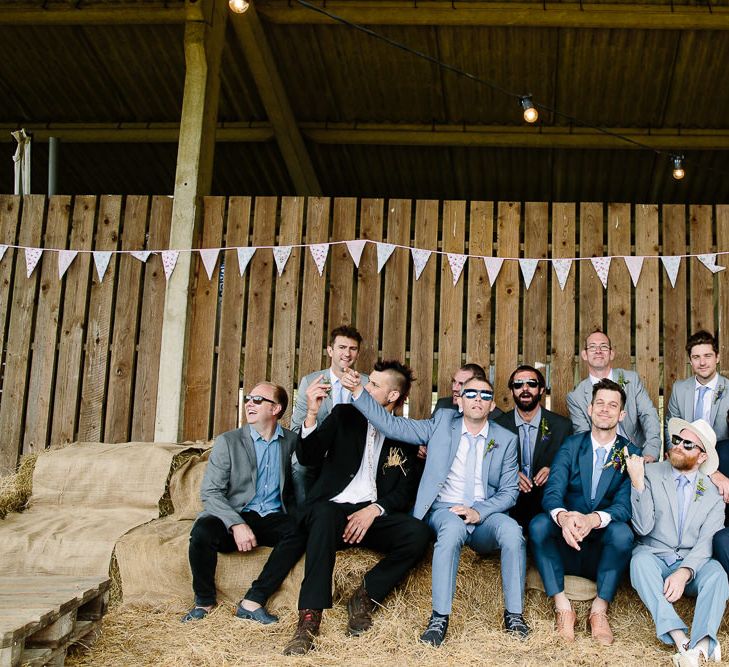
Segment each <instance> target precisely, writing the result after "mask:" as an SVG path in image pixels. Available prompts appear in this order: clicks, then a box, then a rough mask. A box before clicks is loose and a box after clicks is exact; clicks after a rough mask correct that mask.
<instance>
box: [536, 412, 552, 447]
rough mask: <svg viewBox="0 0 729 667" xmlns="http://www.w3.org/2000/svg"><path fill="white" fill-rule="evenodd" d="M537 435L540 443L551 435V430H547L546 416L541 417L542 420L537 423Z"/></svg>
mask: <svg viewBox="0 0 729 667" xmlns="http://www.w3.org/2000/svg"><path fill="white" fill-rule="evenodd" d="M539 437H540V440H541V442H542V444H544V443H545V442H547V441H548V440H549V438H551V437H552V431H550V430H549V423H548V422H547V418H546V417H542V421H541V422H540V423H539Z"/></svg>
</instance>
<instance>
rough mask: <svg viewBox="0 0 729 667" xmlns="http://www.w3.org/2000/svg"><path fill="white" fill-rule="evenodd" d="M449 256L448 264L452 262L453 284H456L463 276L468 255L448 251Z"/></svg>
mask: <svg viewBox="0 0 729 667" xmlns="http://www.w3.org/2000/svg"><path fill="white" fill-rule="evenodd" d="M447 257H448V264H450V267H451V273H452V274H453V285H454V286H455V284H456V283H457V282H458V279H459V278H460V277H461V273H462V272H463V267H464V266H465V265H466V260H467V259H468V255H459V254H457V253H453V252H449V253H447Z"/></svg>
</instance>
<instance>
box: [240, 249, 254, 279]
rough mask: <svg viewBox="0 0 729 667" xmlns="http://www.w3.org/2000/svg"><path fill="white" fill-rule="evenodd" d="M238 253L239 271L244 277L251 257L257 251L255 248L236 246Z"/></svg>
mask: <svg viewBox="0 0 729 667" xmlns="http://www.w3.org/2000/svg"><path fill="white" fill-rule="evenodd" d="M236 251H237V254H238V272H239V273H240V275H241V277H243V274H244V273H245V272H246V268H247V267H248V263H249V262H250V261H251V257H253V255H254V254H255V252H256V249H255V248H236Z"/></svg>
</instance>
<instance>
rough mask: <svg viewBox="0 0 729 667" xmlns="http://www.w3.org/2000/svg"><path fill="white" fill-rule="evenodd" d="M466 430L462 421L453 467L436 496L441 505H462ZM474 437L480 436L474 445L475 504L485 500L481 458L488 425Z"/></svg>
mask: <svg viewBox="0 0 729 667" xmlns="http://www.w3.org/2000/svg"><path fill="white" fill-rule="evenodd" d="M466 433H468V429H467V428H466V422H465V420H464V422H463V427H462V428H461V441H460V442H459V443H458V450H457V451H456V457H455V458H454V459H453V465H452V466H451V469H450V472H449V473H448V476H447V477H446V480H445V482H444V483H443V488H442V489H441V492H440V494H439V496H438V498H437V499H438V500H440V501H441V502H443V503H456V504H457V505H462V504H463V501H464V498H465V497H466V494H465V488H464V485H465V482H466V458H467V457H468V448H469V447H470V443H469V442H468V438H467V437H466ZM476 435H480V436H482V437H481V438H479V440H478V442H477V443H476V473H475V490H474V493H473V501H474V502H475V503H477V502H480V501H482V500H483V499H484V498H485V494H484V490H483V479H482V473H483V458H484V456H485V453H484V452H485V448H486V443H487V442H488V435H489V423H488V421H487V422H486V425H485V426H484V427H483V428H482V429H481V431H480V432H479V433H477V434H476Z"/></svg>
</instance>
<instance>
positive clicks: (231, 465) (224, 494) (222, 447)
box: [198, 425, 297, 530]
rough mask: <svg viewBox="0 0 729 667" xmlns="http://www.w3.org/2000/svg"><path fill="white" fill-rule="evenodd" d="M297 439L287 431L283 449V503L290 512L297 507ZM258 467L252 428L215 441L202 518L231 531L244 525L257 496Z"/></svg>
mask: <svg viewBox="0 0 729 667" xmlns="http://www.w3.org/2000/svg"><path fill="white" fill-rule="evenodd" d="M296 441H297V436H296V434H295V433H292V432H291V431H289V430H288V429H283V439H282V440H281V441H280V443H279V444H280V448H281V462H280V465H281V467H280V475H281V500H282V503H283V510H284V512H286V511H287V510H288V509H290V508H291V507H293V504H294V500H293V497H292V495H291V494H292V486H291V454H292V453H293V452H294V449H295V448H296ZM257 478H258V465H257V461H256V450H255V447H254V446H253V439H252V438H251V432H250V429H249V427H248V425H245V426H243V427H242V428H238V429H235V430H234V431H228V432H227V433H223V434H221V435H219V436H218V437H217V438H215V443H214V444H213V451H212V452H211V453H210V460H209V461H208V467H207V468H206V469H205V476H204V477H203V481H202V486H201V487H200V497H201V498H202V501H203V506H204V508H205V509H204V510H203V511H202V512H201V513H200V514H199V515H198V518H200V517H202V516H216V517H218V519H220V520H221V521H222V522H223V523H224V524H225V527H226V528H227V529H228V530H230V528H231V526H233V525H235V524H237V523H244V521H243V519H241V516H240V512H241V510H242V509H243V508H244V507H245V506H246V505H247V504H248V503H249V502H251V500H253V496H254V495H256V479H257Z"/></svg>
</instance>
